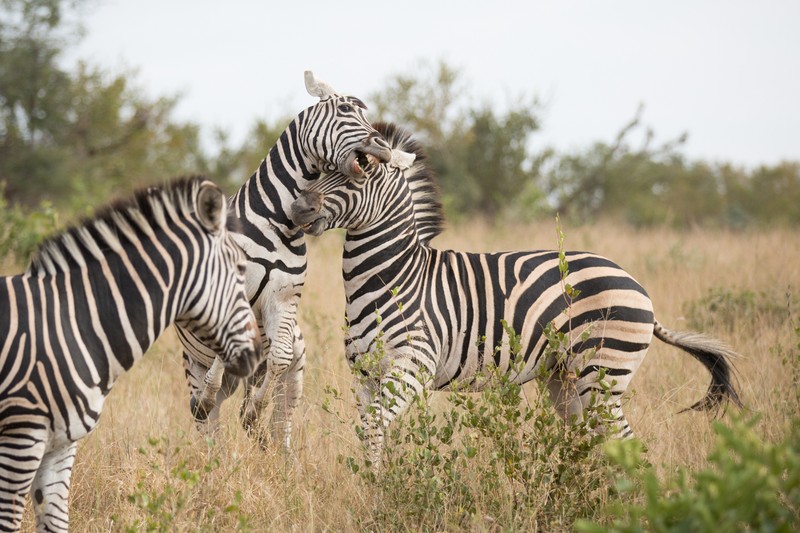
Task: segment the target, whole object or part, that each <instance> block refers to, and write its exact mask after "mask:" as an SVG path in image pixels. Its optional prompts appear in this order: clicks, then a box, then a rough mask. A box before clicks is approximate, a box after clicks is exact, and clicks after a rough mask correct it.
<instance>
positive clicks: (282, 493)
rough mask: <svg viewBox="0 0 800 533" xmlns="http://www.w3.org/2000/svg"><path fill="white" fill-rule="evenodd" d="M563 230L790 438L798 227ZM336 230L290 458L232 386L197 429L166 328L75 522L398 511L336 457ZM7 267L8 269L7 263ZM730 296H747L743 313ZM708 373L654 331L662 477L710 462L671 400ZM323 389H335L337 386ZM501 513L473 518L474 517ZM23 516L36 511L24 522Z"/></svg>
mask: <svg viewBox="0 0 800 533" xmlns="http://www.w3.org/2000/svg"><path fill="white" fill-rule="evenodd" d="M563 229H564V232H565V233H566V240H565V247H566V248H567V249H582V250H590V251H593V252H596V253H599V254H601V255H605V256H607V257H609V258H611V259H613V260H614V261H615V262H617V263H618V264H620V265H621V266H622V267H623V268H625V269H626V270H627V271H628V272H630V273H631V274H633V275H634V277H636V278H637V280H638V281H640V282H641V283H642V284H643V285H644V287H645V288H646V289H647V290H648V292H649V294H650V296H651V298H652V299H653V301H654V304H655V311H656V316H657V317H658V319H659V320H660V321H661V322H663V323H664V324H665V325H666V326H668V327H670V328H672V329H688V328H690V326H691V325H692V324H690V323H689V320H688V318H689V316H688V315H691V320H692V323H693V324H695V323H697V322H698V321H700V322H702V323H703V324H707V325H708V326H709V328H710V329H707V330H706V331H705V332H706V333H708V334H711V335H714V336H717V337H719V338H721V339H723V340H724V341H726V342H727V343H729V344H730V345H731V346H732V347H734V348H735V349H736V350H737V351H739V352H740V353H742V354H744V355H745V357H744V358H743V359H741V360H739V361H736V363H735V365H736V368H737V370H738V373H739V387H740V392H741V396H742V399H743V400H744V402H745V403H746V405H747V407H748V409H750V410H752V411H753V412H754V413H759V414H760V415H761V417H760V419H759V422H758V423H757V425H756V426H755V427H754V428H753V431H754V432H755V433H756V434H758V435H759V436H760V437H761V438H763V439H765V440H766V441H769V442H778V441H780V440H781V439H783V438H784V437H785V435H786V432H787V431H788V426H787V424H786V420H787V419H788V418H791V417H797V416H798V415H797V412H796V408H797V401H796V399H795V401H788V400H789V398H788V397H789V396H792V395H794V394H795V391H796V388H795V387H794V384H793V383H792V379H793V376H792V373H791V372H787V367H786V363H785V360H786V359H787V354H793V353H795V352H794V351H793V350H794V349H795V347H796V344H797V339H796V337H795V334H794V329H793V326H792V323H791V318H792V317H791V316H790V310H794V309H796V307H795V302H794V300H793V299H795V298H798V297H800V293H798V291H800V239H799V238H798V237H797V235H796V234H794V233H792V232H790V231H788V230H772V231H762V232H744V233H732V232H724V231H722V232H721V231H704V230H695V231H690V232H680V233H679V232H674V231H671V230H667V229H651V230H634V229H631V228H629V227H627V226H621V225H614V224H598V225H595V226H591V227H580V228H570V227H564V228H563ZM342 240H343V238H342V234H341V233H329V234H326V235H325V236H323V237H322V238H319V239H312V240H311V242H310V246H309V248H310V254H309V274H308V280H307V284H306V288H305V291H304V296H303V300H302V303H301V310H300V321H301V323H302V326H303V331H304V334H305V335H306V344H307V347H308V363H307V365H306V375H305V398H304V400H303V403H302V405H301V408H300V409H298V412H297V413H296V418H295V424H296V426H295V427H296V428H297V431H296V434H295V441H294V448H295V450H296V453H295V458H294V460H287V458H286V457H285V456H284V455H283V454H281V453H280V452H278V451H275V452H270V451H266V452H265V451H263V450H261V449H260V448H259V447H258V446H257V445H255V444H254V443H252V442H251V441H250V440H249V439H248V437H247V436H246V435H245V434H244V432H243V430H241V429H240V427H239V424H238V418H237V412H238V408H239V402H240V401H241V392H240V391H239V392H237V394H236V395H235V396H234V398H233V399H232V401H229V402H228V403H227V404H226V405H225V406H224V408H223V413H222V429H221V431H220V433H219V435H217V436H216V437H215V440H214V442H213V443H210V442H207V441H206V440H205V439H203V438H202V437H200V436H199V435H197V434H196V432H195V430H194V427H193V423H192V420H191V417H190V415H189V409H188V390H187V388H186V386H185V384H184V380H183V370H182V368H181V364H180V352H179V343H178V342H177V339H176V338H175V336H174V335H173V334H172V333H171V332H168V333H167V334H165V335H164V337H163V338H162V339H161V340H160V341H159V342H158V343H157V345H156V346H155V347H154V348H153V349H152V350H151V353H149V354H148V356H147V357H145V359H144V361H143V362H142V363H140V364H139V365H138V366H137V367H136V368H134V369H133V370H132V371H131V372H130V373H129V375H127V376H125V377H124V378H123V379H122V380H120V382H119V383H118V384H117V385H116V387H115V390H114V391H113V392H112V393H111V395H110V397H109V399H108V401H107V403H106V407H105V409H104V412H103V416H102V418H101V423H100V424H99V427H98V429H97V430H96V431H95V432H94V433H93V434H92V435H91V436H89V437H88V438H87V439H85V440H84V441H82V443H81V444H80V446H79V451H78V457H77V461H76V465H75V469H74V474H73V481H72V496H71V505H70V507H71V525H72V528H73V530H74V531H118V530H125V529H126V528H128V527H131V528H133V529H134V530H147V529H151V530H158V529H159V528H163V529H165V530H170V531H172V530H177V531H208V530H219V531H234V530H237V529H239V530H251V531H289V530H292V531H320V530H323V531H324V530H332V531H352V530H358V529H360V528H363V527H369V525H370V524H372V525H373V527H377V526H379V524H378V523H376V522H375V520H376V518H375V516H376V512H377V511H380V512H381V513H387V512H391V509H387V508H386V502H385V501H381V500H380V498H381V494H380V492H378V491H375V490H373V489H374V487H373V486H372V485H370V483H369V481H368V480H365V479H363V478H362V477H360V476H358V475H354V474H353V473H352V472H351V469H349V468H348V467H347V465H346V464H344V462H342V461H340V460H339V458H340V457H348V456H357V455H358V454H359V453H360V443H359V441H358V438H357V436H356V432H355V430H354V427H353V426H354V424H355V423H356V416H355V415H356V409H355V402H354V399H353V396H352V393H351V392H350V387H351V384H352V379H353V378H352V376H351V373H350V370H349V369H348V367H347V364H346V362H345V359H344V347H343V338H344V332H343V329H342V326H343V323H344V321H343V314H344V291H343V288H342V281H341V272H340V265H341V260H340V256H341V244H342ZM435 243H436V245H437V246H438V247H440V248H455V249H460V250H472V251H495V250H508V249H528V250H535V249H544V248H547V249H552V248H555V247H556V246H557V244H558V243H557V236H556V231H555V224H554V223H553V222H542V223H538V224H531V225H523V226H516V227H506V228H503V229H501V228H493V227H490V226H488V225H486V224H482V223H480V222H473V223H469V224H465V225H460V226H458V227H454V228H450V229H449V230H448V231H446V232H445V233H444V234H443V235H442V236H441V237H439V238H438V239H437V240H436V241H435ZM0 269H2V270H3V271H5V273H11V272H13V271H14V268H13V267H12V266H11V265H9V264H8V261H6V262H5V263H0ZM743 294H745V295H758V302H760V303H763V305H749V303H748V302H750V303H751V301H752V298H749V297H741V296H742V295H743ZM762 295H763V296H762ZM710 296H711V297H714V298H716V299H717V300H720V299H721V302H722V304H724V305H723V306H722V307H724V310H725V317H724V321H723V322H720V320H723V319H720V318H719V317H717V316H715V313H716V308H715V307H714V306H708V305H705V303H704V302H706V301H707V300H708V299H709V297H710ZM762 298H763V299H765V300H763V301H762ZM742 302H744V303H742ZM764 302H766V303H764ZM717 304H718V305H717V307H719V304H720V302H719V301H718V302H717ZM737 306H742V308H741V312H740V313H739V312H738V311H737ZM776 309H778V311H776ZM781 309H783V310H785V312H781V311H780V310H781ZM795 318H797V317H795ZM795 378H796V376H795ZM709 379H710V378H709V376H708V374H707V373H706V372H705V370H703V369H702V368H701V367H700V365H699V364H698V363H696V362H695V361H694V360H693V359H692V358H690V357H689V356H688V355H686V354H684V353H683V352H680V351H678V350H676V349H673V348H671V347H669V346H666V345H664V344H661V343H659V342H657V341H654V344H653V345H652V347H651V349H650V351H649V353H648V355H647V357H646V358H645V360H644V363H643V364H642V366H641V368H640V369H639V371H638V373H637V375H636V377H635V378H634V380H633V383H632V385H631V389H632V392H631V394H630V395H629V396H630V397H629V399H628V402H627V404H626V406H625V412H626V415H627V417H628V420H629V421H630V423H631V426H632V427H633V429H634V431H635V432H636V434H637V436H638V437H639V438H641V440H642V441H643V443H644V444H645V446H646V448H647V452H646V459H647V460H648V461H649V462H650V463H651V464H652V465H653V466H654V467H655V469H656V471H657V473H658V475H661V476H666V475H668V474H669V473H670V472H672V471H674V470H675V469H676V468H687V469H689V470H698V469H701V468H704V467H706V466H707V465H708V460H707V457H708V454H709V453H710V452H711V451H712V450H713V449H714V432H713V430H712V424H711V422H710V420H709V418H708V417H707V416H706V415H704V414H702V413H694V412H689V413H682V414H677V412H678V411H679V410H680V409H682V408H684V407H687V406H688V405H690V404H691V403H693V402H694V401H696V400H697V399H698V398H700V397H701V396H702V395H703V394H704V393H705V390H706V388H707V386H708V383H709ZM332 389H336V390H337V391H338V394H337V395H332V394H331V392H330V391H331V390H332ZM523 394H524V396H525V397H527V398H529V399H534V398H536V397H537V394H538V389H537V387H536V386H535V385H532V384H529V385H527V386H526V387H525V388H524V391H523ZM325 402H327V403H328V405H329V406H330V404H331V402H333V403H334V404H335V405H334V407H335V409H329V410H335V412H336V413H338V416H334V415H331V414H330V413H328V412H327V411H326V410H325V409H323V403H325ZM431 403H432V405H431V409H432V410H433V411H434V412H442V411H445V410H447V409H448V408H449V407H448V400H447V395H445V394H436V393H434V394H432V400H431ZM437 410H438V411H437ZM398 512H399V509H398ZM597 512H598V509H587V511H586V513H585V516H587V517H592V518H593V519H596V518H597ZM532 522H533V521H532ZM148 524H149V525H148ZM462 525H463V524H462ZM502 526H503V524H501V523H497V522H491V521H485V522H480V523H471V524H468V527H469V528H473V529H479V530H481V529H502ZM452 527H453V528H454V529H457V528H458V527H461V526H460V525H454V526H452ZM32 528H33V521H32V513H30V512H29V513H28V515H27V516H26V522H25V530H32ZM564 528H565V529H569V525H568V524H565V525H564Z"/></svg>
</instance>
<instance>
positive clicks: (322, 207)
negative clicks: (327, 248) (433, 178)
mask: <svg viewBox="0 0 800 533" xmlns="http://www.w3.org/2000/svg"><path fill="white" fill-rule="evenodd" d="M415 157H416V156H415V154H412V153H407V152H404V151H402V150H397V149H395V150H392V151H391V156H390V160H389V162H388V163H387V164H383V165H378V166H376V167H374V168H372V169H371V171H370V172H369V175H368V177H369V179H352V178H350V177H349V176H347V175H345V174H344V173H342V172H331V173H330V174H327V175H325V176H323V177H322V178H320V179H319V180H317V181H316V182H315V183H313V184H312V185H311V186H309V187H308V188H307V189H306V190H305V191H303V192H302V193H300V195H299V196H298V197H297V200H295V201H294V203H292V205H291V207H290V209H289V218H290V219H291V221H292V222H293V223H294V224H295V225H296V226H298V227H299V228H300V229H301V230H303V232H305V233H308V234H310V235H321V234H322V232H324V231H325V230H327V229H331V228H347V229H351V230H358V229H362V228H365V227H368V226H370V225H371V224H373V223H374V222H375V221H378V220H381V219H382V218H383V217H384V213H386V212H387V210H392V209H395V207H396V206H393V205H392V204H393V203H394V202H395V199H397V198H403V197H404V196H406V195H405V194H402V193H401V191H405V190H406V188H407V183H406V180H405V177H404V172H405V171H406V170H407V169H408V168H410V167H411V165H412V164H413V163H414V160H415Z"/></svg>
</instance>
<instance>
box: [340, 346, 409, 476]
mask: <svg viewBox="0 0 800 533" xmlns="http://www.w3.org/2000/svg"><path fill="white" fill-rule="evenodd" d="M422 389H423V384H422V383H421V382H420V380H419V379H418V369H417V368H416V367H415V366H414V365H413V363H411V361H410V360H403V359H401V360H396V361H395V362H394V363H393V364H392V366H391V371H389V372H385V373H383V375H382V377H381V378H380V381H378V380H375V379H371V378H370V377H369V376H363V375H357V376H356V391H357V392H356V403H357V406H358V412H359V416H360V419H361V433H360V434H359V437H360V438H361V439H362V441H363V442H364V445H365V446H366V452H367V460H368V461H369V463H370V465H371V467H372V468H373V469H374V470H375V471H379V470H381V464H382V461H381V456H382V454H383V443H384V435H385V432H386V429H387V428H388V427H389V424H391V423H392V421H393V420H394V419H395V418H397V417H398V416H400V415H402V414H403V413H405V412H406V410H408V407H409V405H410V404H411V401H412V400H413V399H414V398H416V397H418V396H419V395H420V393H421V392H422Z"/></svg>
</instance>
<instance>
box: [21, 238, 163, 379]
mask: <svg viewBox="0 0 800 533" xmlns="http://www.w3.org/2000/svg"><path fill="white" fill-rule="evenodd" d="M131 255H132V254H131ZM129 257H130V256H129ZM125 259H128V258H122V257H121V256H119V255H116V254H114V255H111V254H109V255H108V256H107V257H106V258H104V259H103V260H101V261H94V262H92V263H90V264H89V265H87V266H86V267H85V268H81V269H71V270H69V271H67V272H59V273H57V274H56V275H54V276H31V280H32V283H34V284H36V285H38V286H39V287H40V293H41V294H45V291H46V290H49V291H52V292H53V294H54V295H55V298H54V300H55V304H56V305H58V306H61V307H62V311H61V313H60V315H61V316H70V317H71V320H74V326H73V327H72V329H73V330H75V331H77V332H79V333H78V335H76V336H75V337H74V338H73V339H72V340H71V341H70V342H71V343H72V344H71V345H70V346H69V349H68V350H67V352H65V353H74V354H82V355H81V356H79V357H78V358H79V359H81V360H83V361H86V362H87V363H89V362H91V364H84V365H80V368H79V369H78V372H79V373H80V374H81V377H82V379H83V380H84V382H85V383H87V384H94V385H96V386H98V387H99V388H100V389H101V391H102V393H103V394H107V393H108V391H109V390H110V389H111V387H112V386H113V385H114V383H115V382H116V380H117V379H118V378H119V377H120V376H121V375H122V374H124V373H125V372H126V371H127V370H129V369H130V368H131V367H132V366H133V364H134V363H135V362H136V361H138V360H139V359H140V358H141V357H142V355H143V354H144V353H145V352H146V351H147V350H148V349H149V348H150V346H152V344H153V343H154V342H155V340H156V339H157V338H158V337H159V336H160V335H161V334H162V333H163V332H164V330H165V329H166V327H167V326H168V325H169V324H170V323H171V322H172V321H173V320H174V317H175V313H176V310H175V302H176V301H177V298H176V295H175V290H174V289H173V288H172V287H173V286H174V285H175V284H174V283H170V282H169V280H164V279H163V278H162V274H160V273H158V271H156V272H154V271H152V270H150V269H148V268H140V267H141V265H134V266H133V267H131V265H130V264H128V265H126V264H125V263H126V261H125ZM47 285H50V288H49V289H46V288H45V287H46V286H47ZM74 287H80V293H76V292H75V291H74ZM159 288H161V290H159ZM76 368H77V367H76Z"/></svg>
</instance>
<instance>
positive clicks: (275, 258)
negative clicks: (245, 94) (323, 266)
mask: <svg viewBox="0 0 800 533" xmlns="http://www.w3.org/2000/svg"><path fill="white" fill-rule="evenodd" d="M305 85H306V90H307V91H308V93H309V94H310V95H311V96H315V97H317V98H319V102H317V103H316V104H315V105H313V106H311V107H309V108H307V109H306V110H304V111H303V112H301V113H300V114H299V115H297V116H296V117H295V118H294V119H293V120H292V121H291V122H290V123H289V125H288V126H287V127H286V129H285V130H284V131H283V133H282V134H281V136H280V138H279V139H278V141H277V142H276V144H275V145H274V146H273V147H272V148H271V149H270V151H269V154H268V155H267V157H266V158H265V159H264V160H263V161H262V162H261V164H260V166H259V167H258V169H257V170H256V171H255V173H254V174H253V175H252V176H251V177H250V178H249V179H248V180H247V181H246V182H245V183H244V185H242V187H241V188H240V189H239V190H238V192H237V193H236V194H235V195H234V196H233V197H232V198H231V199H230V206H231V211H232V213H233V216H234V217H236V218H238V219H239V220H240V221H241V228H240V232H239V233H237V234H236V235H234V239H235V240H236V242H237V243H238V244H239V245H240V246H241V247H242V249H243V250H244V251H245V254H246V255H247V296H248V298H249V299H250V304H251V305H252V307H253V309H254V311H255V314H256V319H257V321H258V325H259V329H260V331H261V334H262V336H263V338H262V340H263V346H264V350H265V352H266V353H267V354H268V356H267V358H266V361H265V363H264V364H262V365H261V367H260V368H259V369H258V370H257V371H256V372H255V373H254V374H253V376H251V377H250V378H249V379H248V380H247V381H246V383H245V399H244V402H243V403H242V408H241V421H242V424H243V426H244V427H245V428H246V429H248V430H250V431H251V432H252V430H253V429H254V427H255V423H256V421H257V419H258V416H259V414H260V412H261V411H262V410H263V409H264V407H265V406H266V405H267V404H268V403H269V400H270V396H268V391H269V393H270V394H271V398H272V399H274V400H275V401H274V402H273V404H274V410H273V413H272V417H271V421H270V426H271V432H272V438H273V440H274V441H275V442H281V443H282V446H283V448H284V450H286V451H289V449H290V439H291V431H292V425H291V414H292V411H293V410H294V408H295V407H296V406H297V405H298V403H299V400H300V397H301V395H302V387H303V382H302V377H303V368H304V365H305V344H304V341H303V337H302V334H301V332H300V329H299V327H298V324H297V320H296V314H297V306H298V303H299V300H300V296H301V291H302V288H303V284H304V282H305V274H306V244H305V238H304V234H303V232H302V231H299V230H298V228H297V227H296V226H294V224H292V223H291V221H290V220H289V217H288V215H287V211H288V208H289V206H290V205H291V203H292V202H293V201H294V199H295V198H296V197H297V195H298V194H299V192H300V191H301V190H302V189H304V188H305V187H306V186H307V185H308V184H309V183H311V182H312V181H313V180H316V179H317V178H318V177H319V175H320V173H321V172H323V171H327V172H330V171H333V170H339V171H341V172H343V173H344V174H345V175H347V176H349V177H351V178H353V179H360V178H361V177H363V176H364V175H365V173H366V171H367V170H368V169H369V168H370V166H372V165H374V164H376V163H378V162H386V161H388V160H389V157H390V156H391V150H390V149H389V146H388V144H387V143H386V141H385V140H384V139H383V138H382V137H381V136H380V135H379V134H378V133H377V132H376V131H375V129H374V128H373V127H372V126H371V125H370V123H369V122H368V121H367V119H366V118H365V116H364V110H365V109H366V106H365V105H364V103H363V102H362V101H361V100H359V99H358V98H355V97H353V96H343V95H340V94H338V93H337V92H336V91H335V90H334V89H333V88H331V87H330V86H329V85H328V84H327V83H325V82H323V81H321V80H319V79H317V78H316V77H315V76H314V74H313V73H312V72H311V71H306V72H305ZM178 333H179V338H180V339H181V342H182V344H183V347H184V354H183V361H184V367H185V373H186V379H187V382H188V384H189V389H190V408H191V410H192V413H193V415H194V417H195V422H196V426H197V428H198V429H199V430H200V431H201V432H203V433H207V434H210V433H213V432H214V431H215V430H216V429H217V428H218V423H219V412H220V406H221V404H222V402H223V401H224V400H225V399H226V398H227V397H228V396H230V395H231V394H232V393H233V391H234V390H235V389H236V387H237V386H238V382H239V380H238V378H237V377H236V376H226V375H225V373H224V372H222V368H221V366H220V362H219V361H218V360H217V359H216V353H215V351H214V350H213V349H212V348H211V347H210V346H205V345H204V344H203V343H202V342H199V341H198V340H197V339H195V338H194V337H193V336H192V335H191V334H190V333H189V332H185V331H182V330H181V329H180V328H179V329H178Z"/></svg>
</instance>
